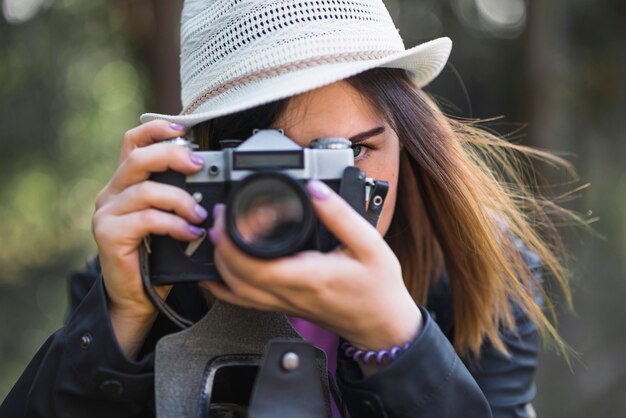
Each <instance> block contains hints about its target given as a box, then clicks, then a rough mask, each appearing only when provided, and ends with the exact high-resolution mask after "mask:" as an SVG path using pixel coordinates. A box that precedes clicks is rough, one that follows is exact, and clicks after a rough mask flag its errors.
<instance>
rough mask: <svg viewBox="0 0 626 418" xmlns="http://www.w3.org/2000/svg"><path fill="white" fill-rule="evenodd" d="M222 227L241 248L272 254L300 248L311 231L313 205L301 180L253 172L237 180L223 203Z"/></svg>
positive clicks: (306, 240) (285, 253)
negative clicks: (223, 219)
mask: <svg viewBox="0 0 626 418" xmlns="http://www.w3.org/2000/svg"><path fill="white" fill-rule="evenodd" d="M225 215H226V216H225V222H226V231H227V232H228V234H229V236H230V237H231V239H232V240H233V242H234V243H235V244H236V245H237V246H238V247H239V248H241V250H243V251H244V252H246V253H248V254H250V255H252V256H255V257H259V258H265V259H270V258H276V257H282V256H285V255H289V254H293V253H295V252H297V251H299V250H301V249H302V248H303V247H304V246H305V244H306V243H307V242H308V241H309V239H310V237H311V233H312V231H313V225H314V217H313V207H312V206H311V202H310V200H309V196H308V194H307V192H306V191H305V190H304V187H303V184H302V182H298V181H296V180H295V179H293V178H292V177H290V176H288V175H286V174H282V173H279V172H272V171H267V172H257V173H254V174H251V175H249V176H247V177H246V178H245V179H244V180H242V181H241V182H240V183H238V184H237V185H236V186H235V188H234V189H233V190H232V192H231V193H230V196H229V198H228V202H227V204H226V214H225Z"/></svg>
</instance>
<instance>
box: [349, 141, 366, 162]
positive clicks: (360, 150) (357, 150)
mask: <svg viewBox="0 0 626 418" xmlns="http://www.w3.org/2000/svg"><path fill="white" fill-rule="evenodd" d="M364 151H365V150H364V147H363V145H360V144H357V145H352V152H353V153H354V159H357V158H359V157H361V156H362V155H361V154H363V152H364Z"/></svg>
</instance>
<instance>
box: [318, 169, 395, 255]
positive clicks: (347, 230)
mask: <svg viewBox="0 0 626 418" xmlns="http://www.w3.org/2000/svg"><path fill="white" fill-rule="evenodd" d="M307 190H308V192H309V194H310V195H311V197H312V199H311V200H312V203H313V208H314V209H315V213H316V214H317V216H318V218H319V219H320V220H321V221H322V223H323V224H324V225H325V226H326V228H328V230H329V231H330V232H331V233H332V234H333V235H334V236H335V237H336V238H337V239H338V240H339V241H341V242H342V243H343V244H344V245H345V246H346V247H347V248H348V249H349V250H350V251H351V252H352V253H353V254H354V255H355V257H357V258H359V259H361V260H363V259H365V258H368V257H372V256H374V255H376V254H377V253H378V252H379V251H384V250H385V249H386V246H385V245H383V244H384V241H383V239H382V237H381V236H380V234H379V233H378V231H377V230H376V228H374V227H373V226H372V225H371V224H370V223H369V222H367V220H366V219H365V218H363V217H362V216H361V215H359V214H358V213H357V212H356V211H355V210H354V209H353V208H352V207H351V206H350V205H349V204H348V203H347V202H346V201H345V200H343V199H342V198H341V197H340V196H339V195H338V194H337V193H335V192H334V191H333V190H332V189H331V188H330V187H328V186H327V185H326V184H324V183H323V182H321V181H319V180H310V181H309V182H308V183H307Z"/></svg>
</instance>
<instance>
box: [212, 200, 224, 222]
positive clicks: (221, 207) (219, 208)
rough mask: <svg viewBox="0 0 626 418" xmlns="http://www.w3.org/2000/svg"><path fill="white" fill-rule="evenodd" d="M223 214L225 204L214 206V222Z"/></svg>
mask: <svg viewBox="0 0 626 418" xmlns="http://www.w3.org/2000/svg"><path fill="white" fill-rule="evenodd" d="M222 213H224V204H223V203H216V204H215V206H213V220H215V219H217V218H219V217H220V216H222Z"/></svg>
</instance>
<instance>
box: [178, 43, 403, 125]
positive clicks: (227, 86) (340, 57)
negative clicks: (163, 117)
mask: <svg viewBox="0 0 626 418" xmlns="http://www.w3.org/2000/svg"><path fill="white" fill-rule="evenodd" d="M396 52H397V51H366V52H350V53H341V54H335V55H327V56H323V57H314V58H310V59H305V60H300V61H297V62H292V63H288V64H283V65H280V66H277V67H273V68H266V69H263V70H259V71H256V72H254V73H250V74H245V75H242V76H240V77H236V78H233V79H231V80H229V81H227V82H225V83H223V84H221V85H219V86H216V87H210V88H208V89H207V90H205V91H204V92H203V93H202V94H200V95H199V96H198V97H196V98H195V99H194V100H193V101H192V102H191V103H190V104H189V105H188V106H187V107H186V108H184V109H183V111H182V112H181V115H189V114H192V113H193V112H194V111H195V110H196V109H198V108H199V107H200V106H202V105H203V104H204V103H206V102H207V101H209V100H211V99H212V98H214V97H216V96H219V95H220V94H223V93H225V92H227V91H230V90H231V89H233V88H237V87H240V86H242V85H244V84H247V83H251V82H254V81H256V80H260V79H266V78H271V77H276V76H279V75H282V74H286V73H289V72H292V71H297V70H302V69H305V68H309V67H314V66H318V65H323V64H337V63H342V62H355V61H369V60H377V59H381V58H385V57H388V56H390V55H392V54H394V53H396Z"/></svg>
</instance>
